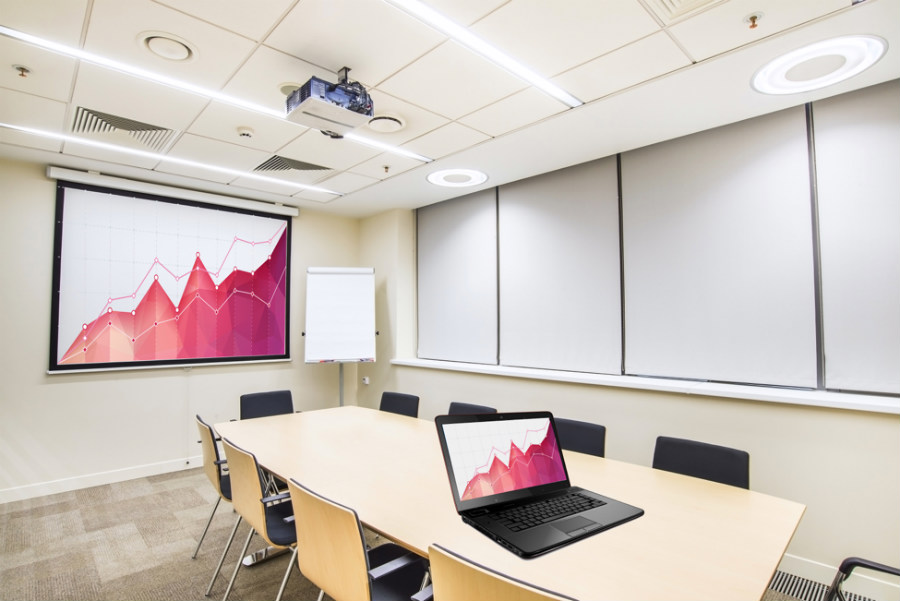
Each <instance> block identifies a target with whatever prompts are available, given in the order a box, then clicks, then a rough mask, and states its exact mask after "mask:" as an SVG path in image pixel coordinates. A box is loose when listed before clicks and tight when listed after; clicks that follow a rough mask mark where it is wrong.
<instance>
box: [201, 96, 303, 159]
mask: <svg viewBox="0 0 900 601" xmlns="http://www.w3.org/2000/svg"><path fill="white" fill-rule="evenodd" d="M306 129H307V128H305V127H303V126H302V125H297V124H296V123H294V122H292V121H287V120H286V119H278V118H276V117H269V116H267V115H263V114H260V113H254V112H251V111H247V110H245V109H241V108H238V107H235V106H231V105H227V104H223V103H221V102H211V103H210V104H209V106H207V107H206V108H205V109H204V110H203V112H202V113H200V116H199V117H197V119H196V120H195V121H194V122H193V123H192V124H191V126H190V127H189V128H188V132H190V133H193V134H197V135H200V136H204V137H207V138H214V139H216V140H220V141H222V142H229V143H231V144H239V145H241V146H246V147H247V148H255V149H257V150H264V151H266V152H272V153H274V152H275V151H276V150H278V149H279V148H281V147H282V146H284V145H285V144H287V143H288V142H290V141H291V140H293V139H295V138H296V137H297V136H299V135H300V134H302V133H303V132H305V131H306Z"/></svg>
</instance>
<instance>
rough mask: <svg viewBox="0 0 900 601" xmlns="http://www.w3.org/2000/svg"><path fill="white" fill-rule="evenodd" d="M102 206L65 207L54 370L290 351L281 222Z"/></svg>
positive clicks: (148, 203)
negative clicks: (57, 367)
mask: <svg viewBox="0 0 900 601" xmlns="http://www.w3.org/2000/svg"><path fill="white" fill-rule="evenodd" d="M71 192H82V191H80V190H79V191H70V194H71ZM83 194H85V195H88V194H90V193H88V192H84V193H83ZM104 200H105V199H102V198H101V199H96V198H93V197H90V196H85V197H82V196H81V195H78V194H73V195H72V196H70V197H68V198H67V199H66V203H67V204H66V207H65V209H66V217H67V218H68V220H67V221H66V222H65V224H64V227H65V235H64V237H63V244H62V253H61V262H62V264H61V270H60V271H61V279H60V289H59V294H60V300H59V302H60V320H59V335H58V347H57V356H58V363H59V365H71V364H90V363H121V362H143V361H159V360H178V359H198V358H225V357H253V356H271V355H282V354H284V353H286V348H285V347H286V345H285V319H286V312H287V307H286V297H287V287H286V286H287V284H286V282H287V275H288V274H287V265H288V243H289V240H288V226H287V222H286V221H285V220H283V219H276V218H268V217H263V216H255V215H246V214H239V213H229V212H227V211H216V210H212V209H208V208H202V207H192V206H184V205H178V204H173V203H167V202H162V201H153V200H145V199H134V198H129V199H127V200H128V201H129V202H133V203H135V204H134V205H133V206H132V207H131V208H128V209H125V208H123V206H122V203H123V200H122V199H117V201H116V202H117V203H118V205H116V206H115V207H112V206H111V205H110V204H109V203H108V201H107V202H104ZM98 217H99V219H98ZM207 263H209V264H211V265H213V267H212V268H210V267H207ZM92 305H93V309H92V308H91V306H92Z"/></svg>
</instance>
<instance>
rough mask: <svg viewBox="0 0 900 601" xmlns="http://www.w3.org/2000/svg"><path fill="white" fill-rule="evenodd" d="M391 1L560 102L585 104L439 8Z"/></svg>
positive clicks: (410, 0)
mask: <svg viewBox="0 0 900 601" xmlns="http://www.w3.org/2000/svg"><path fill="white" fill-rule="evenodd" d="M385 1H386V2H388V3H389V4H393V5H394V6H396V7H397V8H399V9H401V10H403V11H405V12H407V13H408V14H410V15H412V16H413V17H415V18H416V19H418V20H420V21H422V22H423V23H425V24H426V25H430V26H431V27H433V28H435V29H436V30H438V31H440V32H441V33H443V34H444V35H447V36H449V37H450V38H452V39H453V40H455V41H456V42H458V43H460V44H462V45H463V46H465V47H466V48H468V49H469V50H471V51H473V52H475V53H477V54H480V55H481V56H482V57H484V58H486V59H487V60H489V61H491V62H492V63H494V64H495V65H497V66H498V67H501V68H503V69H505V70H507V71H508V72H510V73H512V74H513V75H515V76H516V77H518V78H519V79H523V80H525V81H526V82H528V83H530V84H531V85H533V86H534V87H536V88H538V89H539V90H541V91H543V92H544V93H546V94H549V95H550V96H552V97H554V98H556V99H557V100H559V101H560V102H562V103H564V104H567V105H568V106H570V107H572V108H575V107H577V106H581V105H582V104H584V103H583V102H581V100H579V99H578V98H575V96H573V95H571V94H569V93H568V92H566V91H565V90H563V89H562V88H560V87H559V86H557V85H555V84H553V83H551V82H550V81H548V80H547V79H544V78H543V77H541V76H540V75H538V74H537V73H535V72H534V71H532V70H531V69H529V68H528V67H526V66H525V65H523V64H522V63H520V62H518V61H517V60H515V59H514V58H512V57H511V56H509V55H508V54H506V53H504V52H502V51H501V50H499V49H498V48H496V47H495V46H492V45H491V44H488V43H487V42H486V41H484V40H483V39H481V38H479V37H478V36H476V35H475V34H474V33H472V32H471V31H469V30H468V29H466V28H465V27H463V26H462V25H459V24H458V23H456V22H454V21H452V20H450V19H448V18H447V17H445V16H444V15H442V14H441V13H439V12H437V11H436V10H434V9H432V8H430V7H428V6H426V5H425V4H423V3H421V2H419V1H418V0H385Z"/></svg>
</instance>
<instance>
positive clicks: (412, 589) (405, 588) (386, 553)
mask: <svg viewBox="0 0 900 601" xmlns="http://www.w3.org/2000/svg"><path fill="white" fill-rule="evenodd" d="M407 553H409V551H407V550H406V549H404V548H403V547H401V546H399V545H395V544H393V543H385V544H383V545H378V546H377V547H373V548H371V549H369V565H370V566H371V567H373V568H374V567H375V566H380V565H383V564H385V563H387V562H389V561H392V560H394V559H396V558H398V557H401V556H403V555H406V554H407ZM424 574H425V563H424V559H423V560H422V561H419V562H415V563H412V564H410V565H408V566H406V567H403V568H400V569H399V570H397V571H395V572H391V573H390V574H387V575H385V576H382V577H381V578H378V579H377V580H374V581H373V582H372V601H409V598H410V597H411V596H412V595H414V594H415V593H417V592H418V591H419V589H420V588H421V587H422V578H423V576H424Z"/></svg>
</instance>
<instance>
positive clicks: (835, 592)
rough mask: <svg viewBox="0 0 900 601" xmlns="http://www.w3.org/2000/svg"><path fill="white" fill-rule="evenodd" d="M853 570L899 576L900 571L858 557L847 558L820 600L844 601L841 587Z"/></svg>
mask: <svg viewBox="0 0 900 601" xmlns="http://www.w3.org/2000/svg"><path fill="white" fill-rule="evenodd" d="M855 568H862V569H866V570H873V571H875V572H881V573H882V574H892V575H894V576H900V569H897V568H894V567H891V566H886V565H884V564H881V563H875V562H874V561H869V560H868V559H862V558H860V557H848V558H847V559H845V560H844V561H842V562H841V567H840V568H838V571H837V574H835V576H834V580H833V581H832V582H831V586H830V587H828V590H827V591H825V596H824V597H823V598H822V601H846V597H844V591H843V590H842V586H843V584H844V581H845V580H846V579H847V578H849V577H850V573H851V572H853V570H854V569H855Z"/></svg>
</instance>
